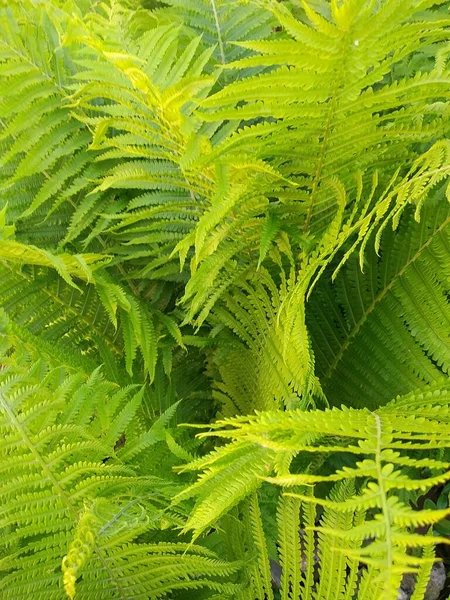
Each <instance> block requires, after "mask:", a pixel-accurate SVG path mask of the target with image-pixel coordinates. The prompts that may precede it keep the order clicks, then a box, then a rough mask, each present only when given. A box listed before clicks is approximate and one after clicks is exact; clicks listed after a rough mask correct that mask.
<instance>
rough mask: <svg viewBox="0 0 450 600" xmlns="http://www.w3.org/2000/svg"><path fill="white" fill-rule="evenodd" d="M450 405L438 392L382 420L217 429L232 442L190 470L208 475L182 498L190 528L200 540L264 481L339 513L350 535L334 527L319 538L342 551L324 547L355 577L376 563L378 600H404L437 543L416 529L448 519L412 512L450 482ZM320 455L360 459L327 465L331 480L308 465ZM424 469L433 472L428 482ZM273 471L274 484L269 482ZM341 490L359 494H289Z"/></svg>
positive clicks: (281, 420)
mask: <svg viewBox="0 0 450 600" xmlns="http://www.w3.org/2000/svg"><path fill="white" fill-rule="evenodd" d="M448 400H449V390H448V389H447V387H445V388H438V387H436V386H435V387H434V388H432V389H430V390H428V391H424V392H421V391H417V392H415V393H414V394H410V395H409V396H407V397H405V398H398V399H397V400H394V401H393V402H391V403H390V404H388V405H386V407H384V408H379V409H377V410H376V411H374V412H370V411H369V410H367V409H363V410H355V409H348V408H345V407H343V408H342V409H340V410H338V409H332V410H325V411H318V410H314V411H306V412H305V411H298V410H296V411H289V412H286V413H283V412H261V413H257V414H256V415H255V416H250V417H238V418H235V419H226V420H223V421H219V422H218V423H217V424H216V425H214V427H213V431H211V432H208V433H202V434H200V435H201V436H202V437H204V436H211V435H213V436H218V437H221V438H225V439H230V440H231V441H230V442H229V443H228V444H227V445H225V446H223V447H221V448H218V449H216V450H214V451H213V452H211V453H210V454H209V455H207V456H206V457H204V458H202V459H200V460H198V461H195V462H193V463H192V464H191V465H188V466H187V467H183V470H186V469H189V470H201V471H203V473H202V474H201V476H200V478H199V480H198V481H197V482H196V483H195V484H193V485H192V486H191V487H190V488H188V489H187V490H186V491H183V492H182V493H181V494H180V495H179V497H178V500H182V499H183V498H186V497H189V496H193V497H194V498H196V507H195V509H194V511H193V512H192V514H191V516H190V518H189V520H188V523H187V525H186V529H187V530H192V531H193V532H194V537H197V536H198V535H199V534H200V533H201V532H203V531H204V530H205V529H207V528H208V527H211V526H213V524H214V523H216V522H217V521H218V519H220V518H221V517H222V515H223V514H224V513H226V512H227V511H229V510H230V508H231V507H232V506H234V505H236V504H238V503H239V502H241V501H243V500H244V499H245V498H246V497H247V496H248V494H249V493H250V492H252V491H254V490H256V489H257V488H258V487H259V486H260V485H261V482H262V480H266V481H269V482H271V483H274V484H277V485H279V486H281V487H282V489H283V491H284V492H285V493H287V494H289V495H293V497H295V498H297V499H299V500H301V502H302V503H306V504H307V503H309V502H312V503H313V504H316V505H320V506H324V507H326V508H329V509H331V510H332V511H333V513H332V514H334V515H335V516H334V517H333V518H334V519H338V520H339V519H341V517H340V516H339V515H342V524H343V525H344V524H345V526H343V529H342V530H340V527H339V526H336V527H335V526H334V525H332V524H331V522H329V521H328V522H327V520H325V522H322V525H321V526H319V528H318V532H319V536H320V535H325V536H335V537H336V540H337V541H336V543H337V544H338V548H339V549H336V550H335V551H334V550H331V548H332V547H333V546H332V545H331V544H330V540H329V538H328V540H327V542H326V543H327V548H328V550H327V551H328V552H329V553H330V559H332V560H339V557H342V552H343V553H344V555H345V556H347V557H348V559H346V560H349V561H350V563H349V564H350V565H351V564H353V569H352V572H353V576H355V572H354V571H355V570H354V565H355V564H356V563H355V562H354V561H358V562H363V563H366V564H368V565H369V571H368V573H369V574H368V575H365V576H364V577H370V578H372V576H373V577H374V578H375V579H376V580H377V581H379V586H378V587H377V589H378V592H377V594H375V596H374V598H378V597H383V598H389V599H391V598H396V594H397V589H398V587H399V585H400V580H401V575H402V573H403V572H405V571H413V572H414V571H416V570H417V569H418V568H419V567H420V565H421V564H422V563H423V561H422V560H421V559H420V557H418V556H416V555H415V554H413V553H410V552H409V550H410V549H416V548H422V549H423V548H426V547H428V546H429V545H430V544H431V545H433V544H434V543H436V541H437V538H433V537H428V536H421V535H418V534H417V533H415V532H414V530H415V528H416V527H418V526H419V525H426V524H428V525H431V524H433V523H436V522H437V521H439V520H440V519H442V518H443V517H444V516H445V515H446V514H448V511H446V510H444V511H415V510H413V509H412V508H411V507H410V506H409V504H408V498H411V497H412V496H411V494H414V493H415V492H423V491H425V490H427V489H429V488H430V487H431V486H433V485H435V484H437V483H439V482H444V481H446V480H448V478H449V476H450V475H449V471H448V469H449V464H448V463H446V462H445V461H444V462H443V461H442V460H441V459H440V458H439V456H440V453H439V450H441V449H443V448H447V447H448V445H449V443H450V440H449V439H448V436H446V434H445V431H446V423H447V421H448V420H449V418H450V417H449V414H448ZM407 407H410V408H409V409H408V408H407ZM312 454H317V455H324V456H325V457H326V456H327V455H328V456H336V457H339V455H342V456H343V455H344V454H346V455H348V456H352V455H353V456H354V459H353V460H351V461H350V463H349V464H348V466H342V462H341V461H340V460H339V459H338V460H335V462H331V463H329V465H330V467H331V472H330V474H322V473H315V472H314V468H313V466H312V465H311V467H312V468H311V467H310V466H309V465H310V460H309V459H308V457H309V456H311V455H312ZM294 457H296V458H295V459H294ZM293 459H294V460H293ZM302 465H303V466H302ZM333 465H335V466H333ZM289 467H290V468H289ZM423 469H426V470H427V474H426V475H425V474H424V471H423ZM270 472H273V473H274V476H272V477H268V475H269V474H270ZM224 478H226V479H227V481H228V485H227V486H226V488H225V489H226V492H222V495H221V497H220V498H219V497H218V496H217V494H216V492H215V491H216V490H217V488H218V487H219V486H220V481H222V480H223V479H224ZM338 481H344V482H350V483H349V485H353V483H351V482H354V485H355V486H356V487H355V488H354V489H353V492H351V493H349V494H348V495H344V497H340V496H339V495H338V496H335V495H332V496H330V497H329V498H328V499H325V498H321V497H318V496H314V495H308V494H306V493H305V492H303V493H299V492H295V491H289V488H292V487H293V486H305V485H306V486H311V485H313V486H314V485H315V484H318V483H324V482H338ZM222 489H223V488H222ZM349 489H350V488H349ZM356 512H358V514H359V515H360V516H359V517H358V520H357V522H355V523H354V522H353V517H352V515H354V514H355V513H356ZM363 515H364V516H363ZM309 525H310V526H311V525H312V524H311V523H310V524H309ZM442 541H444V542H445V540H442ZM355 544H356V545H355ZM335 552H336V553H335ZM342 560H343V559H342ZM427 562H428V561H425V563H423V564H427ZM346 564H347V563H346V562H341V567H339V568H340V572H341V576H343V574H344V573H345V572H346V571H345V569H346ZM324 568H327V569H328V568H329V562H326V563H324ZM330 576H331V574H330ZM291 579H292V576H291ZM327 581H328V578H327V577H325V576H324V577H323V578H321V580H320V587H319V591H318V593H319V597H322V593H323V594H325V595H324V597H327V595H326V593H325V592H324V591H323V590H325V589H326V587H327V585H328V583H327ZM371 581H372V579H371ZM372 583H373V581H372ZM341 584H342V583H341ZM362 597H363V598H364V597H365V596H364V595H363V596H362Z"/></svg>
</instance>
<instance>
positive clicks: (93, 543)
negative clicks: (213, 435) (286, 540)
mask: <svg viewBox="0 0 450 600" xmlns="http://www.w3.org/2000/svg"><path fill="white" fill-rule="evenodd" d="M142 399H143V390H142V389H141V390H139V389H138V388H137V387H136V386H134V388H133V386H131V387H129V388H124V389H118V388H117V386H115V385H113V384H111V383H108V382H107V381H105V380H104V379H103V378H102V376H101V374H100V372H99V371H98V370H97V371H95V372H94V373H93V374H92V375H91V376H90V377H89V378H87V379H86V377H85V376H83V375H81V374H75V375H68V374H65V373H64V371H63V370H61V369H60V368H59V369H56V370H47V369H46V368H45V366H43V367H42V368H39V366H38V365H36V366H34V367H32V369H31V371H27V368H26V366H20V364H19V365H14V363H13V361H12V360H11V359H7V360H6V364H5V365H4V368H3V369H2V373H1V384H0V429H1V432H2V436H1V442H0V463H1V465H2V468H1V472H2V475H1V478H0V488H1V489H0V495H1V502H0V505H1V507H2V508H1V511H0V512H1V519H0V529H1V544H0V571H1V572H2V576H1V577H0V590H1V596H2V598H14V599H16V600H17V599H19V598H24V599H25V598H30V597H33V598H36V599H40V598H48V597H52V598H63V597H64V588H65V590H66V592H67V594H68V596H69V597H70V598H73V597H74V595H75V591H76V594H77V597H78V596H80V597H83V598H92V599H95V600H98V599H99V598H121V599H124V598H131V597H135V596H136V595H138V596H139V595H141V596H145V597H152V598H159V597H164V596H166V594H167V592H169V591H170V590H176V589H180V588H184V589H189V588H191V589H198V588H202V587H204V586H206V587H207V588H209V589H211V590H215V591H220V590H223V591H224V592H230V591H232V590H234V586H233V585H232V584H226V583H223V578H224V577H226V576H227V575H230V574H231V573H233V572H234V571H236V570H237V568H238V565H237V564H231V563H227V562H226V561H221V560H219V559H218V558H217V557H216V555H215V554H214V553H212V552H209V551H207V550H206V549H204V548H201V547H188V546H187V545H186V544H181V543H174V542H172V541H165V540H170V539H171V537H170V531H171V529H172V530H173V528H174V527H175V528H176V527H179V526H180V525H181V524H182V522H183V521H182V518H183V515H182V513H180V512H179V511H174V510H171V509H168V508H167V504H168V499H169V498H170V496H171V495H173V493H174V491H175V490H176V489H177V487H178V485H177V483H176V482H174V481H173V478H172V480H170V479H167V480H163V479H161V478H160V477H159V476H158V477H157V476H156V470H157V469H160V467H161V465H160V464H158V463H156V462H154V463H153V471H151V470H147V471H146V473H145V475H144V474H140V473H139V469H137V468H136V467H133V466H132V462H130V460H129V455H132V456H134V457H135V456H136V455H137V454H138V453H139V452H142V451H143V450H144V449H145V447H148V446H149V445H152V444H153V445H154V444H156V443H158V442H162V441H163V440H164V439H165V431H164V428H165V427H166V426H167V421H168V417H166V419H165V420H164V419H163V420H162V421H160V422H159V423H155V424H154V426H153V427H152V428H151V429H150V430H148V431H142V433H141V434H139V427H138V425H137V424H138V421H137V420H136V416H137V413H138V412H139V410H140V404H141V402H142ZM172 414H173V412H172ZM158 432H159V433H158ZM123 440H125V442H124V441H123ZM169 464H170V463H169ZM147 468H148V465H147ZM166 472H167V475H169V476H170V467H169V469H168V470H166ZM159 475H161V472H159ZM164 531H166V532H168V533H167V534H166V535H164V533H163V532H164ZM158 532H159V533H158ZM172 536H173V534H172ZM64 557H65V558H64ZM63 558H64V560H63Z"/></svg>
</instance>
